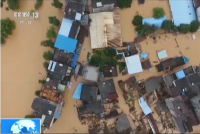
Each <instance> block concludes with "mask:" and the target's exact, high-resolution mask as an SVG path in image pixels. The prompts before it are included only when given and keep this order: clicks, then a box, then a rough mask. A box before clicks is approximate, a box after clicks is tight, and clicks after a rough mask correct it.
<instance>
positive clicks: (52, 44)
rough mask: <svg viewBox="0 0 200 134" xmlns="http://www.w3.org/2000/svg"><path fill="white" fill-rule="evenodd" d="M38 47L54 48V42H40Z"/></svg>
mask: <svg viewBox="0 0 200 134" xmlns="http://www.w3.org/2000/svg"><path fill="white" fill-rule="evenodd" d="M40 45H41V46H44V47H50V48H54V42H53V41H52V40H51V39H49V40H44V41H42V42H41V43H40Z"/></svg>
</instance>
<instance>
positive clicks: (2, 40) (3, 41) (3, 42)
mask: <svg viewBox="0 0 200 134" xmlns="http://www.w3.org/2000/svg"><path fill="white" fill-rule="evenodd" d="M5 43H6V40H5V38H4V37H2V36H1V45H3V44H5Z"/></svg>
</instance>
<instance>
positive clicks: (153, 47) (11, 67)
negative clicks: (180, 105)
mask: <svg viewBox="0 0 200 134" xmlns="http://www.w3.org/2000/svg"><path fill="white" fill-rule="evenodd" d="M51 2H52V1H51V0H49V1H44V3H43V5H42V7H41V9H39V10H38V12H39V15H40V16H39V19H37V20H33V21H32V25H28V24H26V23H25V24H24V25H20V24H19V20H17V19H14V16H13V11H6V10H5V7H6V5H4V8H3V9H2V10H1V11H2V14H1V15H2V18H6V17H9V18H11V19H13V20H15V22H16V29H15V30H14V32H13V35H12V37H10V38H8V39H7V40H6V44H5V45H4V46H3V47H1V53H2V55H1V56H2V70H1V72H2V81H1V82H2V117H3V118H23V117H24V116H25V115H26V114H30V113H31V112H32V109H31V103H32V101H33V99H34V98H35V95H34V91H35V90H38V89H40V88H41V85H40V84H39V83H38V80H39V79H43V78H45V77H46V71H45V70H44V68H43V62H44V60H43V58H42V55H43V52H44V51H48V50H49V49H48V48H45V47H42V46H40V42H41V41H42V40H45V39H46V31H47V28H48V27H49V26H50V25H49V23H48V17H49V16H56V17H57V18H59V19H60V20H61V19H62V18H63V13H62V12H61V11H60V10H58V9H55V8H54V7H52V6H51ZM34 3H35V2H34V1H21V2H20V9H19V11H30V10H32V9H34ZM154 7H163V8H164V9H165V12H166V16H167V18H168V19H171V14H170V7H169V3H168V1H156V0H154V1H146V2H145V4H144V5H141V6H139V5H138V2H137V1H134V2H133V3H132V7H131V8H130V9H124V10H120V11H119V12H120V16H121V28H122V39H123V41H127V42H129V41H133V39H134V38H135V37H136V33H135V30H134V27H133V25H132V23H131V22H132V19H133V17H134V15H135V14H136V12H138V13H139V14H141V15H142V16H143V17H144V18H150V17H152V15H153V12H152V10H153V8H154ZM195 35H196V40H192V34H187V35H179V36H177V37H175V36H173V35H167V38H166V37H165V35H161V39H159V40H158V42H157V43H156V44H154V43H153V40H152V39H148V40H145V41H143V42H142V43H141V45H142V47H143V52H147V53H149V58H150V60H151V62H152V65H153V66H154V63H153V61H158V58H157V55H156V51H159V50H163V49H166V50H167V53H168V56H169V57H174V56H175V55H176V56H178V55H180V52H181V53H182V54H183V55H184V56H186V57H188V58H189V59H190V63H189V64H187V65H185V66H189V65H199V63H200V60H199V58H197V55H199V50H200V43H199V42H200V32H199V33H195ZM175 38H176V40H177V43H178V45H179V47H176V45H177V44H176V41H175ZM90 46H91V45H90V38H86V39H85V42H84V45H83V49H82V52H81V55H80V58H79V62H82V63H83V64H86V63H87V53H88V52H91V47H90ZM188 47H189V49H186V48H188ZM161 74H162V73H160V74H158V73H157V72H156V69H155V68H154V67H153V71H151V72H150V71H144V72H143V73H140V74H137V75H136V78H137V79H138V80H141V79H147V78H148V77H151V76H158V75H161ZM129 77H130V76H123V77H122V76H119V77H118V78H114V81H115V86H116V89H117V92H118V95H119V102H120V107H121V108H122V109H123V111H124V112H125V113H126V114H127V115H129V112H128V106H127V105H126V104H125V101H124V99H123V97H122V91H121V90H120V89H119V86H118V84H117V81H118V80H120V79H123V80H125V79H127V78H129ZM82 81H83V80H82V78H78V80H77V82H74V81H73V80H72V82H73V86H72V89H67V91H66V98H65V101H66V103H65V107H64V108H63V113H62V115H61V118H60V119H59V120H58V121H57V122H56V123H55V124H54V125H53V126H52V128H50V130H48V132H52V133H64V132H66V133H75V129H76V130H77V131H76V133H87V132H88V131H87V127H86V126H83V125H81V124H80V122H79V120H78V117H77V111H76V105H78V102H77V101H76V100H74V99H72V95H73V93H74V91H75V88H76V86H77V84H78V83H79V82H82ZM13 106H14V107H15V108H14V107H13ZM13 108H14V109H13ZM136 109H138V112H140V111H141V109H140V107H139V105H138V103H137V101H136ZM196 132H200V127H199V126H197V127H194V133H196Z"/></svg>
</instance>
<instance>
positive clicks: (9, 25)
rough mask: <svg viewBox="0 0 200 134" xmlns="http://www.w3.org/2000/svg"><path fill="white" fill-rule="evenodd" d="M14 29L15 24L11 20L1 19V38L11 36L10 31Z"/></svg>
mask: <svg viewBox="0 0 200 134" xmlns="http://www.w3.org/2000/svg"><path fill="white" fill-rule="evenodd" d="M14 29H15V22H14V21H13V20H10V19H9V18H7V19H1V36H2V37H4V38H7V37H8V36H11V35H12V31H13V30H14Z"/></svg>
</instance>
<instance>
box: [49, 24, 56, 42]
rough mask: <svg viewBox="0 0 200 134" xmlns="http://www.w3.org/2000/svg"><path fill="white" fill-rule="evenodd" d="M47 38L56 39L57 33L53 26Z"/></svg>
mask: <svg viewBox="0 0 200 134" xmlns="http://www.w3.org/2000/svg"><path fill="white" fill-rule="evenodd" d="M47 38H48V39H53V38H56V31H55V28H54V27H53V26H51V27H50V28H49V29H48V30H47Z"/></svg>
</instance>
